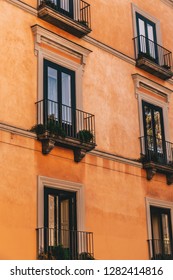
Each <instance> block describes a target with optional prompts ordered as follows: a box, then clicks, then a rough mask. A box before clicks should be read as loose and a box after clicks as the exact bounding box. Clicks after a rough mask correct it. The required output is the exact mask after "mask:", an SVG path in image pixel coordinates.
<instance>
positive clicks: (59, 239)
mask: <svg viewBox="0 0 173 280" xmlns="http://www.w3.org/2000/svg"><path fill="white" fill-rule="evenodd" d="M36 230H37V231H36V232H37V248H38V257H39V255H40V254H43V255H45V254H47V259H49V254H50V255H52V256H53V257H54V259H87V257H88V259H93V258H94V240H93V232H87V231H78V230H65V229H59V230H57V228H56V227H55V228H49V227H41V228H37V229H36ZM57 250H58V251H57ZM59 250H60V251H59ZM63 252H64V253H65V252H66V253H67V256H66V257H67V258H66V257H65V255H61V253H63ZM63 257H64V258H63Z"/></svg>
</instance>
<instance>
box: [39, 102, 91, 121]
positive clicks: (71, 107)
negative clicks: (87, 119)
mask: <svg viewBox="0 0 173 280" xmlns="http://www.w3.org/2000/svg"><path fill="white" fill-rule="evenodd" d="M46 101H50V102H52V103H54V104H57V105H58V104H59V105H61V106H64V107H67V108H69V109H72V110H75V111H78V112H81V113H84V114H88V115H90V116H93V117H94V114H91V113H88V112H86V111H83V110H80V109H77V108H75V107H73V106H68V105H65V104H63V103H60V102H57V101H54V100H51V99H48V98H44V99H41V100H39V101H37V102H35V104H38V103H40V102H46Z"/></svg>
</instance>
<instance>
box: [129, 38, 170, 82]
mask: <svg viewBox="0 0 173 280" xmlns="http://www.w3.org/2000/svg"><path fill="white" fill-rule="evenodd" d="M133 40H134V46H135V59H136V66H137V67H139V68H141V69H143V70H145V71H147V72H148V73H151V74H153V75H154V76H156V77H158V78H160V79H162V80H167V79H170V78H171V77H172V76H173V72H172V53H171V52H170V51H169V50H167V49H165V48H163V47H161V46H160V45H158V44H156V43H155V42H154V41H151V40H149V39H148V38H146V37H145V36H142V35H140V36H138V37H135V38H134V39H133Z"/></svg>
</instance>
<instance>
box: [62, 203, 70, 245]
mask: <svg viewBox="0 0 173 280" xmlns="http://www.w3.org/2000/svg"><path fill="white" fill-rule="evenodd" d="M61 244H63V246H64V247H65V248H68V247H69V200H68V199H66V200H63V201H61Z"/></svg>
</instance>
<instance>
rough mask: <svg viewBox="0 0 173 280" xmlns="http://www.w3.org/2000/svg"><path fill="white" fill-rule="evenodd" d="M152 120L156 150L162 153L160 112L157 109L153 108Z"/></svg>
mask: <svg viewBox="0 0 173 280" xmlns="http://www.w3.org/2000/svg"><path fill="white" fill-rule="evenodd" d="M154 122H155V135H156V143H157V152H159V153H163V144H162V128H161V119H160V112H159V111H157V110H154Z"/></svg>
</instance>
